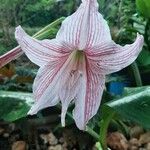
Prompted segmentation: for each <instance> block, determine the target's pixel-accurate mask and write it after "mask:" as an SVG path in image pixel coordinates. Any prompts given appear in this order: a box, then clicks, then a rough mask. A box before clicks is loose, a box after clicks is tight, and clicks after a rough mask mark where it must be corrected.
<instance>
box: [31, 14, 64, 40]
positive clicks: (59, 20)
mask: <svg viewBox="0 0 150 150" xmlns="http://www.w3.org/2000/svg"><path fill="white" fill-rule="evenodd" d="M64 19H65V17H61V18H59V19H57V20H56V21H54V22H52V23H51V24H49V25H47V26H45V27H44V28H43V29H41V30H40V31H39V32H37V33H36V34H34V35H33V37H35V38H40V36H41V35H43V33H44V32H45V31H46V32H47V31H48V30H49V29H52V28H53V27H55V26H57V25H58V24H59V23H61V22H62V21H63V20H64Z"/></svg>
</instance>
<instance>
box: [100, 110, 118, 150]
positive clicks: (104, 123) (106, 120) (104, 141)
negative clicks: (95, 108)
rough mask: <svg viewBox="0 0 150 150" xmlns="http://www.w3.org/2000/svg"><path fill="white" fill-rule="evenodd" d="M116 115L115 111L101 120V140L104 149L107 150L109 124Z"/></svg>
mask: <svg viewBox="0 0 150 150" xmlns="http://www.w3.org/2000/svg"><path fill="white" fill-rule="evenodd" d="M114 115H115V112H112V113H110V114H109V115H108V116H107V117H106V118H104V119H102V120H101V122H100V134H99V135H100V136H99V141H100V143H101V145H102V148H103V150H107V149H108V147H107V130H108V126H109V124H110V122H111V120H112V118H113V116H114Z"/></svg>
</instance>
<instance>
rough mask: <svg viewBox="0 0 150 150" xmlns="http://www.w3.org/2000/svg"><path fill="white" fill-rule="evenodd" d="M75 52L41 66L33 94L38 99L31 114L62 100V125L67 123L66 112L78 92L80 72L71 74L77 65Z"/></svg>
mask: <svg viewBox="0 0 150 150" xmlns="http://www.w3.org/2000/svg"><path fill="white" fill-rule="evenodd" d="M73 55H74V53H72V54H70V55H68V56H64V57H61V58H58V60H55V61H53V62H51V63H48V64H47V65H45V66H43V67H41V68H40V69H39V71H38V74H37V76H36V78H35V81H34V85H33V94H34V98H35V100H36V102H35V104H34V106H33V107H32V108H31V110H30V111H29V114H36V113H37V112H38V111H39V110H41V109H43V108H46V107H49V106H54V105H56V104H57V103H58V102H59V100H61V102H62V125H63V126H64V125H65V114H66V111H67V108H68V105H69V103H70V102H71V100H72V99H73V98H74V97H75V95H76V93H77V89H78V88H76V87H77V81H78V78H79V75H78V74H75V75H74V76H73V75H72V74H71V71H72V69H74V67H77V63H76V64H75V62H74V61H73V60H74V59H73V58H74V57H72V56H73Z"/></svg>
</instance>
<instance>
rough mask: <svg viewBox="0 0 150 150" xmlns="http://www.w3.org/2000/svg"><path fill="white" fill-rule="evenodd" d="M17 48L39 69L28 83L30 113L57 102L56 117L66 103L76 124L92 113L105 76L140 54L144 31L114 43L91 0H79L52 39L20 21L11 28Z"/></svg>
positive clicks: (94, 111) (64, 107)
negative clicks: (29, 29)
mask: <svg viewBox="0 0 150 150" xmlns="http://www.w3.org/2000/svg"><path fill="white" fill-rule="evenodd" d="M15 36H16V39H17V41H18V43H19V45H20V46H21V49H22V50H23V51H24V52H25V53H26V55H27V56H28V58H29V59H30V60H31V61H32V62H33V63H35V64H37V65H38V66H40V69H39V71H38V73H37V76H36V78H35V81H34V84H33V94H34V98H35V104H34V105H33V106H32V108H31V110H30V111H29V114H31V115H32V114H36V113H37V112H38V111H39V110H41V109H43V108H46V107H49V106H54V105H56V104H57V103H59V102H60V101H61V103H62V113H61V122H62V125H63V126H64V125H65V115H66V112H67V108H68V106H69V104H70V103H71V102H74V103H75V108H74V110H73V118H74V120H75V122H76V125H77V127H78V128H79V129H81V130H84V129H85V126H86V124H87V122H88V121H89V120H90V119H91V118H92V117H93V116H94V115H95V114H96V112H97V110H98V108H99V105H100V102H101V97H102V93H103V90H104V86H105V75H106V74H110V73H113V72H116V71H119V70H121V69H122V68H125V67H126V66H128V65H130V64H131V63H132V62H133V61H134V60H135V59H136V58H137V56H138V54H139V53H140V51H141V49H142V46H143V36H142V35H139V34H137V38H136V40H135V42H134V43H133V44H131V45H125V46H124V47H122V46H120V45H117V44H115V43H114V42H113V41H112V39H111V35H110V30H109V27H108V24H107V22H106V21H105V20H104V19H103V17H102V15H101V14H100V13H99V12H98V3H97V1H96V0H82V4H81V5H80V7H79V8H78V10H77V11H76V12H75V13H74V14H73V15H71V16H69V17H67V18H66V19H65V20H64V22H63V23H62V26H61V28H60V30H59V31H58V33H57V36H56V38H55V39H52V40H43V41H39V40H36V39H34V38H32V37H30V36H29V35H27V34H26V33H25V32H24V30H23V29H22V28H21V27H20V26H19V27H17V28H16V32H15Z"/></svg>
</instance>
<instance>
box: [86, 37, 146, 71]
mask: <svg viewBox="0 0 150 150" xmlns="http://www.w3.org/2000/svg"><path fill="white" fill-rule="evenodd" d="M143 43H144V39H143V36H142V35H139V34H137V38H136V40H135V42H134V43H133V44H130V45H129V44H128V45H125V46H124V47H122V46H120V45H117V44H115V43H114V42H113V41H112V42H110V43H104V44H100V45H99V46H95V47H93V48H92V49H91V50H88V51H87V52H86V55H87V60H88V61H89V64H90V68H91V69H92V70H93V72H96V73H99V74H110V73H113V72H117V71H119V70H121V69H123V68H125V67H127V66H128V65H130V64H131V63H132V62H133V61H135V59H136V58H137V57H138V55H139V53H140V52H141V50H142V47H143Z"/></svg>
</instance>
